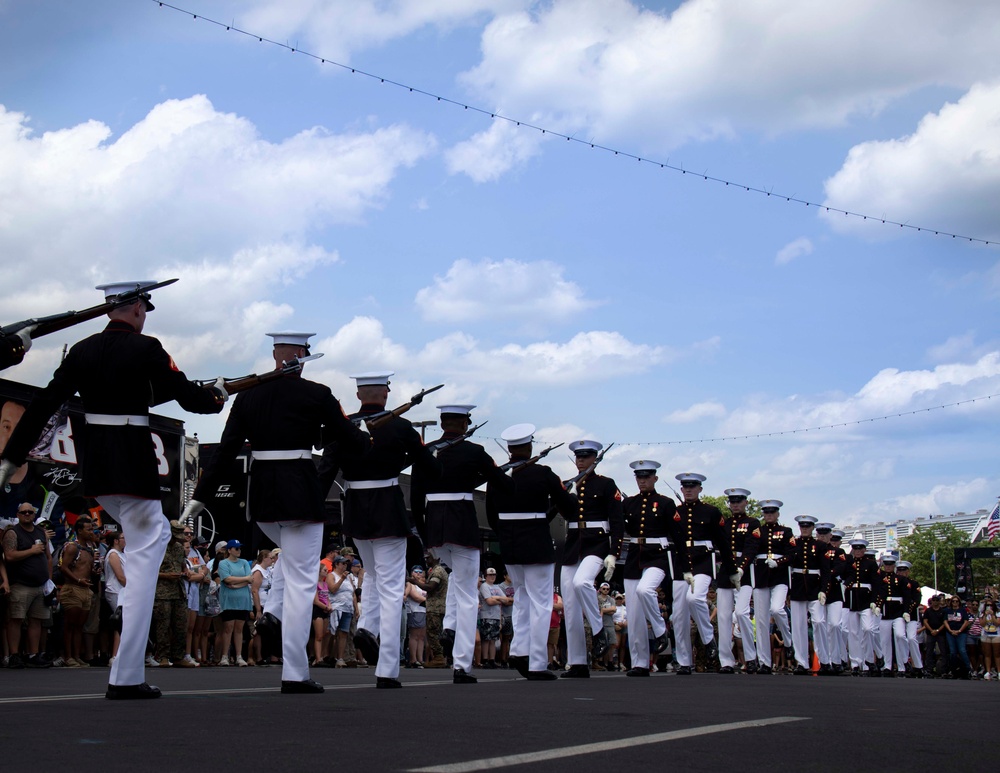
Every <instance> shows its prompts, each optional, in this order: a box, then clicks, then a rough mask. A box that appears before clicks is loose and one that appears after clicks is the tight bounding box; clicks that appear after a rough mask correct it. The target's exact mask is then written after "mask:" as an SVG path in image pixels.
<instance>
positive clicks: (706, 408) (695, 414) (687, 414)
mask: <svg viewBox="0 0 1000 773" xmlns="http://www.w3.org/2000/svg"><path fill="white" fill-rule="evenodd" d="M725 415H726V406H724V405H723V404H722V403H717V402H713V401H711V400H709V401H706V402H703V403H695V404H694V405H692V406H691V407H690V408H684V409H682V410H678V411H673V412H672V413H669V414H667V416H666V418H665V419H664V421H667V422H670V423H672V424H688V423H690V422H693V421H698V420H700V419H721V418H722V417H723V416H725Z"/></svg>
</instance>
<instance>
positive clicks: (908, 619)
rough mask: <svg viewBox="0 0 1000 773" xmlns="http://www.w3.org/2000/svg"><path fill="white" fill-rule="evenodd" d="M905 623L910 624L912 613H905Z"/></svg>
mask: <svg viewBox="0 0 1000 773" xmlns="http://www.w3.org/2000/svg"><path fill="white" fill-rule="evenodd" d="M903 622H904V623H908V622H910V613H909V612H904V613H903Z"/></svg>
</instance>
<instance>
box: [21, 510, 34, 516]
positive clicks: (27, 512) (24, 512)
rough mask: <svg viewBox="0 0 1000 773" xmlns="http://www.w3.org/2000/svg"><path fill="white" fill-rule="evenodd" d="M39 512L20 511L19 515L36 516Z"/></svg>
mask: <svg viewBox="0 0 1000 773" xmlns="http://www.w3.org/2000/svg"><path fill="white" fill-rule="evenodd" d="M37 512H38V511H37V510H18V511H17V514H18V515H34V514H35V513H37Z"/></svg>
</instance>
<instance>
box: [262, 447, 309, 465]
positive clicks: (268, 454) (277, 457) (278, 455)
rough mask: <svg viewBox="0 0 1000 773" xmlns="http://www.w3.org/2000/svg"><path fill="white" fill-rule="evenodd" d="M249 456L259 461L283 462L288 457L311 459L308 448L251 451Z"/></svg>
mask: <svg viewBox="0 0 1000 773" xmlns="http://www.w3.org/2000/svg"><path fill="white" fill-rule="evenodd" d="M250 458H251V459H252V460H254V461H259V462H283V461H287V460H288V459H312V451H310V450H309V449H308V448H306V449H303V450H291V451H251V452H250Z"/></svg>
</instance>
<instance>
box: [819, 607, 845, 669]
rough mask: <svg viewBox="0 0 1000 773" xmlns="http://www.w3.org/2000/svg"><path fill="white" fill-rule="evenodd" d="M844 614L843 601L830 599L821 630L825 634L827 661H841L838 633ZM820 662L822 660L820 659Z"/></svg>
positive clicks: (843, 655) (842, 653) (840, 644)
mask: <svg viewBox="0 0 1000 773" xmlns="http://www.w3.org/2000/svg"><path fill="white" fill-rule="evenodd" d="M843 615H844V602H843V601H831V602H829V603H827V605H826V621H825V623H824V625H823V626H822V627H823V631H824V635H825V636H826V653H827V656H828V657H829V658H830V659H829V660H828V661H827V662H828V663H831V664H833V663H842V662H843V661H844V660H846V659H847V658H846V657H845V653H844V648H843V646H842V641H841V639H842V637H841V635H840V621H841V618H842V617H843ZM820 662H822V661H820Z"/></svg>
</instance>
